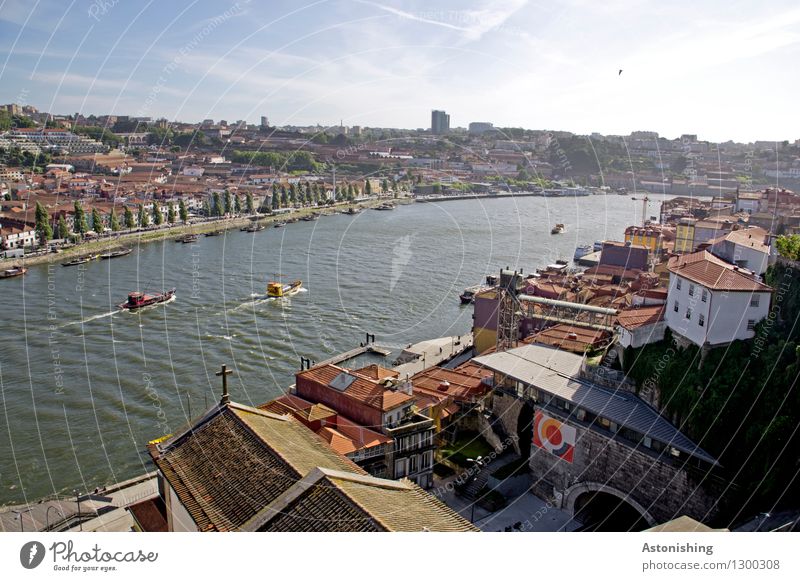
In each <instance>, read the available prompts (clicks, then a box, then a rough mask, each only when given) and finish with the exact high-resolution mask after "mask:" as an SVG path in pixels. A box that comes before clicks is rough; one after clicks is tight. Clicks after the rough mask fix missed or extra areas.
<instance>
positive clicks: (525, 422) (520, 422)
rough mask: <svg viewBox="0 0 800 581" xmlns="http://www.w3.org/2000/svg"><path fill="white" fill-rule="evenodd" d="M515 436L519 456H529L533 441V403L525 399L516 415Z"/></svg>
mask: <svg viewBox="0 0 800 581" xmlns="http://www.w3.org/2000/svg"><path fill="white" fill-rule="evenodd" d="M517 438H518V442H519V455H520V457H522V458H530V457H531V444H532V443H533V405H531V404H530V403H529V402H527V401H526V402H524V403H523V404H522V407H521V408H520V410H519V416H518V417H517Z"/></svg>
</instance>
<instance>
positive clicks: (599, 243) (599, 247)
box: [592, 240, 603, 252]
mask: <svg viewBox="0 0 800 581" xmlns="http://www.w3.org/2000/svg"><path fill="white" fill-rule="evenodd" d="M592 248H593V249H594V251H595V252H600V251H601V250H602V249H603V241H602V240H595V241H594V245H593V246H592Z"/></svg>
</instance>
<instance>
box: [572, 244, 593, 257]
mask: <svg viewBox="0 0 800 581" xmlns="http://www.w3.org/2000/svg"><path fill="white" fill-rule="evenodd" d="M592 252H594V248H593V247H592V245H591V244H582V245H580V246H578V247H577V248H576V249H575V254H574V255H573V256H572V260H578V259H579V258H583V257H584V256H586V255H587V254H591V253H592Z"/></svg>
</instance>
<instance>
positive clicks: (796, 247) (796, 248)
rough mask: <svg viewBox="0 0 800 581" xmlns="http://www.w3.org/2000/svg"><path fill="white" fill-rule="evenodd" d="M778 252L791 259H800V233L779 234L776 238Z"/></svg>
mask: <svg viewBox="0 0 800 581" xmlns="http://www.w3.org/2000/svg"><path fill="white" fill-rule="evenodd" d="M775 248H777V250H778V254H780V255H781V256H783V257H784V258H787V259H789V260H800V235H797V234H791V235H789V236H778V238H777V239H776V240H775Z"/></svg>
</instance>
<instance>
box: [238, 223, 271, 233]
mask: <svg viewBox="0 0 800 581" xmlns="http://www.w3.org/2000/svg"><path fill="white" fill-rule="evenodd" d="M265 229H266V226H264V225H262V224H251V225H250V226H248V227H247V228H242V232H261V231H262V230H265Z"/></svg>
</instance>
